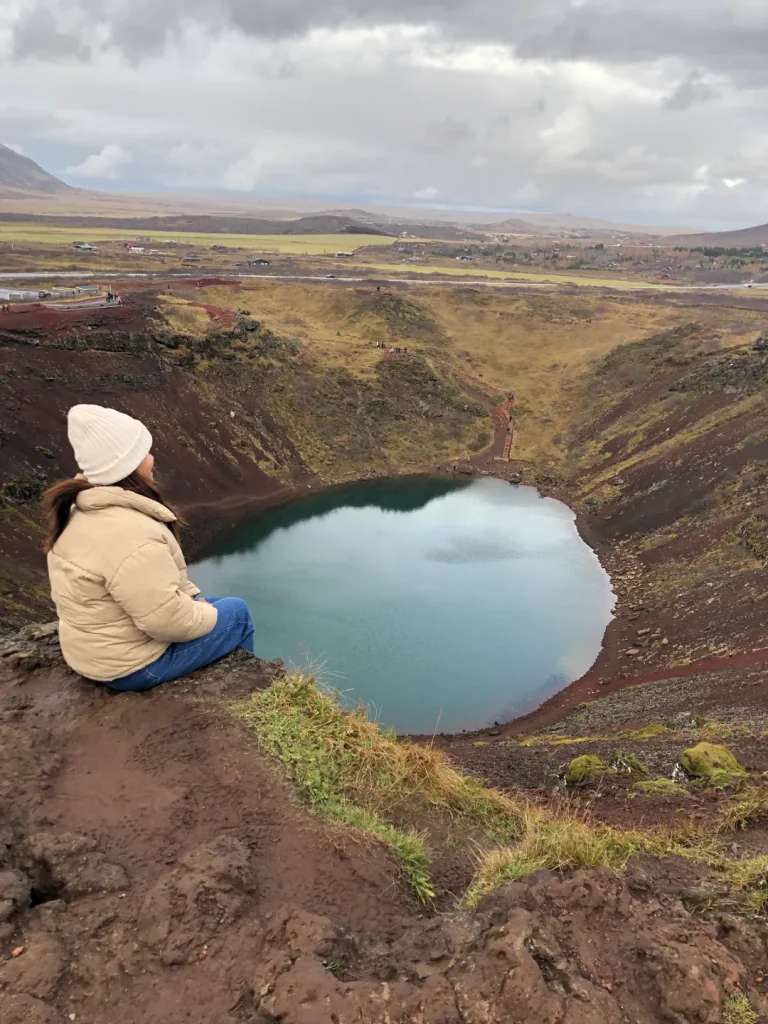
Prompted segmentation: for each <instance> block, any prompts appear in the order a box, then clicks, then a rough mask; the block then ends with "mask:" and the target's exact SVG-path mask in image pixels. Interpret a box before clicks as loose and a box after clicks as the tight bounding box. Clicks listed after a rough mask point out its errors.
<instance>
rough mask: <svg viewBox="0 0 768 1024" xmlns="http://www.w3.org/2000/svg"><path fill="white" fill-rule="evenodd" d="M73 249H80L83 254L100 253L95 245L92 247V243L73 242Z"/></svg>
mask: <svg viewBox="0 0 768 1024" xmlns="http://www.w3.org/2000/svg"><path fill="white" fill-rule="evenodd" d="M72 248H73V249H80V250H81V251H82V252H98V249H97V248H96V246H95V245H91V243H90V242H73V243H72Z"/></svg>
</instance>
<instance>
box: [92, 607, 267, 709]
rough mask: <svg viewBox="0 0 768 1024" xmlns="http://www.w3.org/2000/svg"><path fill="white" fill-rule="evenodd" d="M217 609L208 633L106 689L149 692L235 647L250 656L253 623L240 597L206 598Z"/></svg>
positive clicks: (168, 652) (169, 652)
mask: <svg viewBox="0 0 768 1024" xmlns="http://www.w3.org/2000/svg"><path fill="white" fill-rule="evenodd" d="M206 601H208V602H209V604H212V605H214V606H215V607H216V611H217V612H218V619H217V621H216V625H215V626H214V627H213V629H212V630H211V632H210V633H206V634H205V636H201V637H198V638H197V640H186V641H184V643H178V644H171V645H170V647H168V649H167V650H166V651H164V652H163V653H162V654H161V655H160V657H159V658H158V659H157V661H153V662H152V663H151V664H150V665H147V666H145V668H140V669H139V670H138V671H137V672H131V674H130V675H129V676H123V677H122V679H114V680H113V681H112V682H111V683H107V684H106V685H107V686H108V687H109V688H110V689H111V690H118V691H119V692H124V691H126V690H133V691H136V690H151V689H152V687H153V686H159V684H160V683H168V682H170V681H171V680H172V679H179V678H180V677H181V676H186V675H188V674H189V673H190V672H194V671H195V669H196V668H203V667H204V666H205V665H210V664H211V662H213V661H218V660H219V658H223V657H224V655H225V654H229V653H230V652H231V651H234V650H235V648H237V647H242V648H243V650H245V651H250V653H251V654H253V620H252V619H251V613H250V612H249V611H248V605H247V604H246V603H245V601H242V600H241V599H240V598H239V597H207V598H206Z"/></svg>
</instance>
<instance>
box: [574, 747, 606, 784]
mask: <svg viewBox="0 0 768 1024" xmlns="http://www.w3.org/2000/svg"><path fill="white" fill-rule="evenodd" d="M607 771H608V765H607V764H606V763H605V761H603V760H602V758H599V757H598V756H597V755H596V754H580V755H579V756H578V757H574V759H573V760H572V761H571V763H570V764H569V765H568V767H567V768H566V770H565V784H566V785H567V786H585V785H587V783H589V782H592V781H594V780H595V779H596V778H599V776H601V775H604V774H605V773H606V772H607Z"/></svg>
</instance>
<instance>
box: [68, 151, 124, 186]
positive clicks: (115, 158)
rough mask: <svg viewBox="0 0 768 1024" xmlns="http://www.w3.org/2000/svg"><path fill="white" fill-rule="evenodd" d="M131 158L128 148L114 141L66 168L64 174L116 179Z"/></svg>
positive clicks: (77, 176) (107, 179)
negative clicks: (80, 161)
mask: <svg viewBox="0 0 768 1024" xmlns="http://www.w3.org/2000/svg"><path fill="white" fill-rule="evenodd" d="M130 160H131V154H130V153H129V152H128V150H126V149H123V147H122V146H119V145H117V144H116V143H114V142H109V143H107V145H106V146H102V147H101V149H100V150H99V152H98V153H91V155H90V156H87V157H86V158H85V160H83V161H82V163H79V164H75V165H74V166H73V167H68V168H67V169H66V172H65V173H66V174H71V175H73V177H76V178H96V179H102V180H104V181H116V180H117V179H118V178H119V177H120V176H121V172H122V170H123V168H124V167H125V165H126V164H127V163H129V162H130Z"/></svg>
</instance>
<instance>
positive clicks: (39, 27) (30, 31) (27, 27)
mask: <svg viewBox="0 0 768 1024" xmlns="http://www.w3.org/2000/svg"><path fill="white" fill-rule="evenodd" d="M13 52H14V55H15V56H16V57H21V58H23V57H37V58H39V59H42V60H60V59H65V58H75V59H76V60H87V59H88V58H89V57H90V53H91V51H90V48H89V47H88V46H87V45H86V44H85V43H84V42H83V41H82V40H81V39H79V38H78V37H77V36H75V35H72V34H71V33H68V32H61V31H59V29H58V27H57V26H56V23H55V21H54V20H53V19H52V18H51V16H50V13H49V12H48V11H45V10H40V9H39V8H33V9H32V10H31V11H29V12H28V13H27V14H25V15H24V16H23V17H22V18H21V19H20V20H19V21H18V22H17V23H16V26H15V30H14V34H13Z"/></svg>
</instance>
